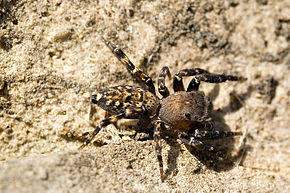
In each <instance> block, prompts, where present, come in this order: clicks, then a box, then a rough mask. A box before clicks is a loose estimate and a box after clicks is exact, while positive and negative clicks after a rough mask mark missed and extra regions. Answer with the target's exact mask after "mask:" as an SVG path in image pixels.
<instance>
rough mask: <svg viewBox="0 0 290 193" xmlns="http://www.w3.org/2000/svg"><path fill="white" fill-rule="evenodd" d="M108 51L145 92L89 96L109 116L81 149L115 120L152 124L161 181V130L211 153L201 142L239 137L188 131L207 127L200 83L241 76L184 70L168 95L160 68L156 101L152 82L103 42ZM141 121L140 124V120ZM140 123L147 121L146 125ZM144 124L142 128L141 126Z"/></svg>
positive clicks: (165, 72) (124, 89)
mask: <svg viewBox="0 0 290 193" xmlns="http://www.w3.org/2000/svg"><path fill="white" fill-rule="evenodd" d="M103 41H104V42H105V44H106V45H107V46H108V48H109V49H110V50H111V51H112V52H113V53H114V55H115V56H116V57H117V58H118V59H119V60H120V62H121V63H122V64H123V65H125V66H126V68H127V70H128V71H129V72H130V73H131V75H132V76H133V77H135V78H137V79H139V80H141V82H143V83H145V84H146V86H147V89H144V88H139V87H133V86H127V85H120V86H114V87H111V88H107V89H105V90H104V91H101V92H99V93H98V94H96V95H92V96H91V102H92V103H94V104H97V105H98V106H100V107H101V108H103V109H104V110H106V111H107V112H108V113H109V115H110V116H109V117H108V118H105V119H104V120H102V121H101V123H100V124H99V126H96V128H95V130H94V131H93V132H92V133H91V134H90V137H89V138H88V139H86V140H85V142H84V144H83V145H82V146H80V148H79V149H82V148H83V147H85V146H86V145H88V144H89V143H90V142H91V141H92V140H93V138H94V137H95V136H96V135H97V134H98V133H99V131H100V129H101V128H102V127H106V126H107V125H109V124H112V123H116V122H117V121H118V120H119V119H123V118H125V119H139V120H140V123H142V124H143V127H146V126H148V125H149V124H150V123H152V124H153V126H154V130H153V139H154V142H155V151H156V154H157V159H158V162H159V168H160V176H161V180H162V181H163V180H164V172H163V162H162V156H161V144H160V139H161V135H160V133H161V129H163V128H165V126H166V127H167V128H170V130H173V131H175V133H176V134H177V135H178V137H179V139H180V140H181V141H182V142H184V143H185V144H187V145H190V146H192V147H194V148H196V149H198V150H207V151H214V148H213V147H212V146H209V145H206V144H204V143H203V142H202V141H200V140H202V139H217V138H222V137H227V136H235V135H240V134H241V133H239V132H229V131H213V130H210V131H202V130H199V129H195V130H194V132H190V130H191V129H192V128H197V126H199V127H198V128H201V127H200V126H202V128H211V127H212V123H211V122H210V118H209V114H210V112H211V110H212V103H211V101H210V99H209V98H208V97H207V96H205V94H204V93H203V92H202V91H198V88H199V84H200V82H201V81H204V82H209V83H221V82H225V81H227V80H229V81H238V80H244V78H243V77H237V76H231V75H224V74H212V73H210V72H208V71H206V70H203V69H200V68H193V69H184V70H181V71H180V72H179V73H177V74H176V75H175V77H174V80H173V90H174V94H171V95H170V93H169V91H168V89H167V87H166V86H165V77H166V76H170V72H169V68H168V67H167V66H165V67H163V68H162V69H161V72H160V74H159V77H158V82H157V84H158V91H159V93H160V94H161V95H162V98H161V99H160V98H159V97H158V96H157V95H156V93H155V86H154V84H153V81H152V79H151V78H150V77H149V76H148V75H147V74H145V73H144V72H142V71H141V70H140V69H138V68H136V67H135V66H134V64H133V63H132V62H131V61H130V60H129V58H128V57H127V56H126V55H125V53H124V52H123V51H122V50H121V49H119V48H117V47H116V46H115V45H114V44H112V43H111V42H109V41H106V40H105V39H103ZM184 76H193V78H192V80H191V82H190V83H189V86H188V87H187V89H186V91H185V89H184V86H183V82H182V78H183V77H184ZM142 120H143V121H142ZM144 120H150V121H149V122H148V121H147V122H146V121H144ZM144 124H145V125H144Z"/></svg>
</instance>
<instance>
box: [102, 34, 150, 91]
mask: <svg viewBox="0 0 290 193" xmlns="http://www.w3.org/2000/svg"><path fill="white" fill-rule="evenodd" d="M102 39H103V41H104V42H105V44H106V45H107V46H108V48H110V50H111V51H112V52H113V54H114V55H115V56H116V57H117V58H118V59H119V60H120V62H121V63H122V64H124V65H125V66H126V68H127V70H128V71H129V72H130V74H131V75H132V76H133V77H136V78H138V79H140V80H141V81H142V82H144V83H145V84H146V86H148V90H149V91H150V92H151V93H153V94H155V86H154V84H153V81H152V79H151V78H150V77H149V76H148V75H147V74H145V73H144V72H143V71H142V70H140V69H138V68H136V67H135V65H134V64H133V63H132V62H131V61H130V59H129V58H128V56H126V54H125V53H124V52H123V51H122V50H121V49H120V48H117V47H116V46H115V45H114V44H112V43H111V42H109V41H106V40H105V39H104V38H102Z"/></svg>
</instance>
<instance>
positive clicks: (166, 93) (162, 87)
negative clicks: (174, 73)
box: [157, 66, 171, 98]
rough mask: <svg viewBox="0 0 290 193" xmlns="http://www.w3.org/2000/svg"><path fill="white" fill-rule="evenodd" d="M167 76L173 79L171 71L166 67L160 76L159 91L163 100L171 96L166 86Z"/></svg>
mask: <svg viewBox="0 0 290 193" xmlns="http://www.w3.org/2000/svg"><path fill="white" fill-rule="evenodd" d="M166 75H167V76H168V77H169V78H170V77H171V74H170V71H169V68H168V67H167V66H164V67H163V68H162V69H161V72H160V74H159V76H158V82H157V84H158V91H159V93H160V94H161V95H162V96H163V98H165V97H168V96H169V91H168V88H167V87H166V85H165V77H166Z"/></svg>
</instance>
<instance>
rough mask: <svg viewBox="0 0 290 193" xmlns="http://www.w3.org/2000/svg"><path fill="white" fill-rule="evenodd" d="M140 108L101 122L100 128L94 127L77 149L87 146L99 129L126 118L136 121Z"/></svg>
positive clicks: (131, 109) (140, 111)
mask: <svg viewBox="0 0 290 193" xmlns="http://www.w3.org/2000/svg"><path fill="white" fill-rule="evenodd" d="M143 111H144V110H143V109H142V108H138V107H136V108H130V109H126V110H125V112H122V113H120V114H118V115H112V116H110V117H109V118H106V119H104V120H102V121H101V123H100V126H96V128H95V130H94V131H93V132H92V133H91V134H90V137H89V139H86V140H85V142H84V144H83V145H81V146H80V147H79V149H83V148H84V147H85V146H87V145H88V144H89V143H91V141H92V140H93V139H94V138H95V136H96V135H97V134H98V133H99V131H100V130H101V128H103V127H106V126H108V125H110V124H112V123H116V122H117V121H118V120H119V119H123V118H127V119H137V118H138V117H139V115H140V113H143Z"/></svg>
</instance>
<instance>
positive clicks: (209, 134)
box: [190, 129, 242, 139]
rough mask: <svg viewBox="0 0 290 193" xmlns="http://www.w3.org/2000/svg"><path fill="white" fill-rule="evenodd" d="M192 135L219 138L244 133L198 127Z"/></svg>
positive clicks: (198, 137)
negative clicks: (201, 129) (199, 128)
mask: <svg viewBox="0 0 290 193" xmlns="http://www.w3.org/2000/svg"><path fill="white" fill-rule="evenodd" d="M190 135H191V136H192V137H194V138H195V139H219V138H223V137H232V136H237V135H242V133H240V132H231V131H200V130H198V129H196V130H195V132H194V133H193V134H190Z"/></svg>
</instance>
